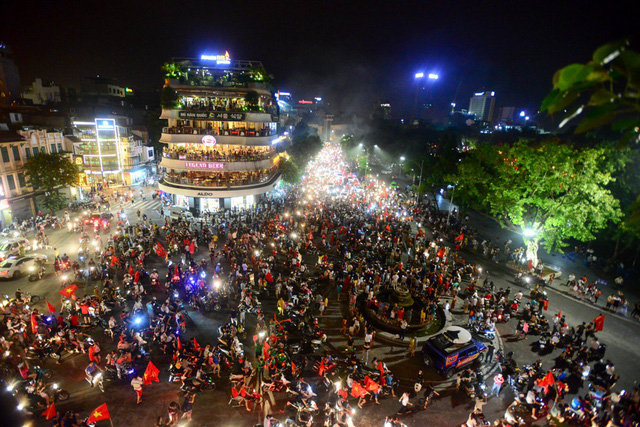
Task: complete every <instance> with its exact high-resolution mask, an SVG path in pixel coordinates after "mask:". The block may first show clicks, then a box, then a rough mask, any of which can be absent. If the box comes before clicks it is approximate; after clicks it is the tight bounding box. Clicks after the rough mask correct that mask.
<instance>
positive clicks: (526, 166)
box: [449, 141, 622, 265]
mask: <svg viewBox="0 0 640 427" xmlns="http://www.w3.org/2000/svg"><path fill="white" fill-rule="evenodd" d="M607 154H608V152H607V149H606V148H602V147H600V148H581V149H579V150H578V149H574V148H572V147H570V146H568V145H564V144H560V143H558V142H557V141H546V142H543V143H540V144H536V145H530V144H528V143H527V142H526V141H520V142H517V143H516V144H514V145H512V146H506V145H504V146H497V147H493V146H488V145H480V146H479V147H478V148H477V149H476V150H474V151H473V152H472V154H471V155H469V156H468V157H466V158H465V159H463V160H462V162H460V164H459V166H458V168H457V171H456V173H455V174H454V175H453V176H450V177H449V179H450V180H451V182H453V183H455V185H456V195H457V196H458V197H460V198H462V199H464V200H466V201H467V202H468V203H469V204H470V205H471V206H474V207H476V208H479V209H481V210H484V211H485V212H487V213H489V214H490V215H492V216H494V217H496V218H497V220H498V221H499V223H500V224H501V225H502V226H507V225H515V226H518V227H520V229H521V230H522V233H523V236H524V239H525V243H526V245H527V257H528V259H531V260H532V261H533V263H534V265H536V264H537V252H538V245H539V244H540V243H543V245H544V246H545V248H546V249H547V251H549V252H551V251H552V250H559V251H561V250H562V248H564V247H566V246H567V245H568V242H567V240H568V239H576V240H579V241H589V240H593V239H594V238H595V236H594V233H595V232H596V231H598V230H600V229H602V228H604V227H606V226H607V224H608V223H610V222H618V221H619V220H620V218H621V216H622V214H621V212H620V203H619V201H618V200H617V199H616V198H615V197H614V196H613V195H612V194H611V191H610V190H609V189H608V188H607V186H608V185H609V184H610V183H611V182H612V181H613V179H614V178H612V174H613V173H614V172H615V169H616V167H617V165H616V163H615V162H612V161H611V160H610V159H608V158H607Z"/></svg>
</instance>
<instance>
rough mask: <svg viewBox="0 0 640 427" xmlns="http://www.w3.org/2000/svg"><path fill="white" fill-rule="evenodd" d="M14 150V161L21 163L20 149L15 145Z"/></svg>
mask: <svg viewBox="0 0 640 427" xmlns="http://www.w3.org/2000/svg"><path fill="white" fill-rule="evenodd" d="M11 148H12V149H13V160H15V161H16V162H19V161H20V160H21V159H20V147H18V146H16V145H14V146H12V147H11Z"/></svg>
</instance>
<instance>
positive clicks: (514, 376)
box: [0, 145, 640, 426]
mask: <svg viewBox="0 0 640 427" xmlns="http://www.w3.org/2000/svg"><path fill="white" fill-rule="evenodd" d="M336 189H340V191H337V190H336ZM96 197H97V198H99V196H96ZM123 197H124V198H123ZM130 197H131V198H133V194H128V193H126V194H125V195H124V196H123V195H118V196H116V197H115V198H114V199H112V200H111V202H112V203H120V204H121V205H122V204H125V203H128V201H129V200H130V199H129V198H130ZM141 197H142V195H141ZM159 197H160V198H162V197H163V196H162V195H160V196H159ZM112 208H113V206H112ZM123 212H124V211H123V210H122V207H120V211H119V212H118V214H117V216H116V218H117V219H119V220H120V223H119V224H117V225H116V226H115V229H114V230H113V231H111V230H107V232H108V233H109V236H108V237H106V238H105V237H104V236H103V237H100V230H98V232H96V231H95V230H91V229H90V230H87V229H86V228H85V227H84V226H82V227H80V231H79V233H80V241H81V247H82V245H83V243H82V242H86V243H89V242H96V243H95V245H94V246H95V247H96V248H97V249H95V250H94V256H93V257H91V256H89V257H87V253H89V254H90V253H91V251H90V250H89V248H86V249H84V250H83V251H82V254H83V255H82V256H80V255H79V256H78V260H71V259H69V257H68V256H67V255H66V254H63V255H62V256H57V255H56V263H58V265H59V269H60V270H59V271H60V274H61V275H62V274H64V271H63V270H64V269H65V268H67V269H69V274H71V271H73V272H74V274H75V277H76V279H83V280H86V283H92V284H96V285H95V286H94V287H93V289H91V287H90V286H86V287H85V295H84V296H81V295H76V292H79V291H77V289H78V287H77V286H76V288H75V289H73V286H74V285H73V284H72V283H69V284H68V286H65V287H64V288H63V289H62V291H61V292H62V294H61V296H62V298H61V301H60V308H59V309H58V308H56V307H53V306H51V305H50V304H48V306H47V310H46V312H42V311H40V310H38V309H36V308H35V307H34V304H32V303H31V301H30V300H29V295H28V294H26V293H23V292H17V293H16V295H15V298H12V299H10V300H8V301H7V303H6V304H5V307H4V314H5V321H4V322H3V330H2V338H1V339H0V343H1V344H2V347H3V351H4V352H6V353H5V358H4V360H3V362H2V366H3V368H4V370H5V372H4V373H3V375H4V376H5V377H6V378H8V377H14V376H15V373H16V370H17V373H18V374H19V376H20V378H21V379H22V381H23V382H16V383H15V384H19V385H15V386H14V388H15V389H16V390H20V393H23V394H24V395H26V396H27V400H28V401H29V403H28V404H25V405H28V406H30V407H38V406H40V407H42V408H49V407H51V404H52V403H53V402H54V401H55V400H56V398H58V399H59V397H57V396H58V395H57V392H55V390H56V389H53V388H52V387H50V384H49V379H48V378H47V377H46V373H45V372H46V371H45V370H44V369H42V368H40V364H41V362H45V361H46V360H48V359H49V358H51V359H53V360H55V361H56V363H58V364H64V363H67V362H68V361H69V360H70V359H72V358H75V357H86V358H87V360H86V362H87V365H86V367H85V368H84V375H85V377H86V380H87V383H88V387H104V386H107V387H110V386H111V385H110V384H106V385H105V384H104V383H103V382H102V381H103V380H102V379H103V378H108V379H112V380H113V382H112V383H111V384H114V383H115V384H123V383H128V384H129V385H130V387H131V389H132V396H134V397H135V402H137V403H141V402H144V390H145V387H146V386H148V382H147V378H146V377H147V375H144V376H142V375H141V372H142V370H144V372H145V374H146V373H149V372H152V373H153V370H151V371H149V369H150V367H151V366H155V365H154V364H155V363H157V364H158V365H159V366H161V367H162V371H161V372H162V373H161V376H162V377H163V379H164V378H165V377H166V376H167V375H168V378H169V381H170V382H171V383H175V386H176V392H179V394H177V395H176V396H179V397H176V399H175V400H173V401H172V402H171V403H170V404H169V405H168V406H167V408H166V412H164V413H161V414H159V417H158V420H157V422H156V425H157V426H166V425H177V424H178V423H179V422H180V420H186V421H190V420H191V419H192V414H193V409H194V406H196V405H197V403H198V398H197V396H199V393H201V392H205V391H207V390H211V389H216V391H215V392H216V393H223V395H224V396H225V400H226V398H228V399H229V405H231V406H233V407H235V408H237V409H236V410H239V411H247V412H249V413H258V414H260V417H261V418H262V422H263V424H264V425H265V426H267V425H268V426H276V425H278V424H277V423H278V422H280V421H282V420H281V419H282V417H289V418H290V419H291V420H292V422H294V423H296V424H297V425H306V426H311V425H312V424H314V423H317V422H318V421H319V420H320V422H322V423H324V424H325V425H329V426H333V425H339V426H352V425H359V417H362V416H363V415H362V414H361V413H359V412H357V411H356V410H355V407H356V406H357V407H358V410H360V409H361V408H366V407H367V406H372V405H376V404H380V402H381V401H382V400H384V399H399V407H400V409H399V411H398V414H395V415H393V416H390V417H388V418H387V420H386V422H385V423H386V424H385V425H389V426H400V425H402V416H404V415H405V414H406V413H408V412H412V411H414V410H417V409H422V410H424V409H426V408H428V406H429V404H430V402H431V401H432V399H434V398H436V397H437V396H438V392H437V391H436V390H434V389H433V388H432V387H431V385H430V384H429V383H428V382H426V381H423V378H422V374H421V373H420V374H419V375H418V378H417V379H416V381H415V383H412V384H401V383H400V381H399V380H398V378H397V376H396V375H394V373H393V372H392V370H390V369H389V367H388V366H387V365H386V363H385V362H384V361H383V360H379V359H377V358H376V357H370V351H371V349H372V347H373V346H374V337H375V334H376V329H377V328H378V326H379V325H378V324H377V321H381V320H382V321H384V322H386V323H387V325H386V326H390V327H392V330H393V327H395V328H396V329H395V330H396V332H397V336H398V339H400V340H402V341H404V340H406V335H407V330H408V329H409V328H411V327H414V328H418V330H419V328H423V327H425V326H427V325H429V324H431V323H432V322H440V321H442V317H443V316H444V313H445V312H446V311H455V310H456V309H457V310H461V311H462V312H463V313H465V314H466V315H467V316H468V323H467V326H468V328H469V329H470V330H471V331H472V332H473V333H474V334H475V335H476V336H482V337H484V338H488V339H489V341H491V338H492V334H494V335H495V325H496V323H497V322H507V321H510V319H511V318H514V319H517V321H518V326H517V327H516V329H517V331H518V333H517V334H516V335H517V337H518V338H521V339H523V338H525V337H526V336H532V335H536V336H538V337H539V339H538V341H536V342H535V343H534V346H533V347H534V350H535V351H538V352H540V354H543V352H544V351H548V352H549V351H552V349H560V350H561V353H560V356H558V357H557V358H556V361H555V362H556V363H555V366H554V368H553V369H552V370H550V371H545V370H544V369H542V364H541V363H536V364H533V365H527V366H524V367H522V368H521V367H520V366H518V365H517V364H516V363H515V361H514V358H513V354H507V355H503V354H502V353H501V352H498V353H497V354H496V359H495V361H496V362H499V365H500V371H501V374H500V376H501V378H503V380H500V378H494V388H493V390H492V391H493V392H494V393H495V394H500V393H501V389H502V388H504V387H505V386H506V385H508V386H510V387H512V388H513V391H514V394H515V395H516V396H517V398H516V400H515V401H514V403H513V405H511V406H510V407H509V409H508V410H507V414H506V415H505V417H503V418H501V419H499V420H496V422H495V424H496V425H518V424H519V423H523V422H527V421H525V414H524V412H526V417H530V418H527V419H532V418H540V417H541V416H546V415H548V416H549V418H550V420H553V422H568V423H574V424H575V425H587V421H588V422H591V423H592V424H594V423H595V425H605V424H606V423H607V422H609V421H610V420H613V421H612V422H614V423H619V425H624V423H625V422H627V420H633V419H634V417H635V416H636V415H635V414H636V413H637V409H638V402H639V401H640V399H638V397H639V394H638V391H637V390H634V391H633V392H631V393H628V394H625V393H618V394H617V393H616V392H614V391H613V390H614V389H613V387H614V385H615V384H616V382H617V376H616V375H615V367H614V365H613V363H612V362H611V361H610V360H608V359H606V358H605V351H606V346H604V344H603V343H600V342H599V341H598V339H597V335H596V333H597V331H596V329H597V325H596V324H594V323H592V324H588V323H583V324H581V325H578V326H577V327H575V328H573V327H569V326H568V325H567V324H566V321H565V319H564V318H563V317H562V316H561V314H558V315H557V316H555V317H554V318H553V319H552V320H549V319H547V317H548V316H546V315H545V313H544V312H545V311H546V310H547V309H548V301H547V300H546V299H545V298H544V295H543V294H540V295H538V294H535V295H531V296H530V298H531V302H528V303H523V301H524V295H523V294H522V292H520V291H517V292H514V291H512V290H511V289H510V288H498V289H496V286H495V285H494V283H493V280H492V278H491V276H490V274H489V273H488V272H486V271H485V272H484V274H483V271H482V269H481V268H479V267H478V266H475V265H472V264H469V263H467V262H466V261H465V259H464V257H463V256H461V253H460V251H461V250H462V249H465V248H469V246H471V247H473V246H474V243H473V242H476V245H477V242H478V240H480V239H479V238H478V237H477V235H476V233H475V232H474V231H473V230H471V229H470V228H469V227H468V225H467V224H466V223H465V221H464V219H461V220H459V219H458V218H457V217H454V218H449V216H448V215H447V214H446V213H442V212H440V211H438V209H437V208H436V206H435V205H433V204H431V203H429V202H426V201H425V202H422V203H417V202H416V201H415V200H408V199H407V198H406V197H404V196H403V195H402V194H401V193H399V192H396V191H392V190H390V189H389V188H388V187H386V186H385V185H384V184H383V183H380V182H378V181H376V180H375V179H372V178H370V177H369V178H365V179H361V178H360V177H358V176H357V175H356V174H354V173H353V172H352V169H351V165H350V164H349V163H348V161H347V160H346V159H345V158H344V157H343V154H342V152H341V149H340V148H339V147H336V146H330V145H328V146H325V148H324V149H323V150H322V151H321V153H320V154H319V155H318V156H317V158H316V159H315V160H313V161H312V162H311V164H310V165H309V168H308V170H307V174H306V175H305V179H304V181H303V182H302V184H301V185H300V186H298V187H287V188H285V189H284V190H280V191H278V192H275V193H274V194H272V195H270V196H269V197H267V198H266V199H265V200H263V201H261V203H259V204H258V205H257V206H256V207H255V208H254V209H252V210H246V211H238V210H234V211H226V212H223V213H219V214H215V215H211V216H209V217H207V219H206V220H204V221H200V222H197V223H196V222H192V221H188V220H186V219H169V218H167V219H165V223H164V225H163V226H159V225H157V224H154V223H152V222H151V221H150V220H149V219H148V218H142V217H141V216H140V215H139V216H140V217H139V218H138V221H135V220H133V224H132V223H130V222H129V221H128V220H127V221H123V220H122V218H124V217H123V215H122V214H123ZM68 220H70V218H69V219H68ZM89 228H91V226H89ZM70 230H71V231H70V232H73V230H75V228H73V229H70ZM447 242H451V244H450V245H448V244H447ZM481 246H482V247H483V248H484V247H485V246H486V247H487V248H488V246H487V245H481ZM483 250H484V251H485V252H486V255H487V256H488V257H489V256H491V254H492V251H491V249H490V248H489V249H483ZM506 252H508V253H510V254H511V253H512V252H511V251H510V250H506ZM493 255H494V256H497V253H496V251H493ZM94 257H95V259H93V258H94ZM81 258H84V259H81ZM151 260H152V261H153V262H154V263H157V264H158V268H156V269H149V268H148V264H149V263H150V261H151ZM60 266H64V267H60ZM92 267H93V269H92ZM149 270H150V272H149ZM93 271H95V274H93V275H92V272H93ZM83 275H89V278H87V277H86V276H83ZM390 293H396V294H399V295H407V296H409V297H410V298H411V299H412V300H413V301H414V304H415V305H414V306H411V307H409V306H407V307H405V306H402V305H398V304H397V303H393V302H392V301H390V300H389V299H387V297H385V295H389V294H390ZM333 305H336V306H338V307H339V308H340V310H341V313H342V314H343V316H344V321H343V323H342V329H341V333H342V334H343V335H344V337H345V342H346V344H345V345H344V347H342V346H339V347H333V349H331V350H330V349H329V347H326V346H325V345H324V344H325V343H326V341H327V339H328V337H327V333H326V332H325V330H324V327H325V325H326V323H325V321H324V320H323V316H324V313H325V312H326V311H327V310H328V308H329V307H331V306H333ZM190 313H191V315H193V314H194V313H199V314H201V315H205V316H213V317H216V318H220V316H222V319H223V321H222V322H221V326H220V328H219V329H218V330H217V331H216V332H215V333H214V334H210V333H209V334H206V335H202V331H198V330H197V328H192V325H194V323H195V322H194V321H193V320H192V319H191V315H190ZM99 330H104V332H105V336H106V338H107V339H106V340H104V339H103V337H101V339H98V337H97V335H98V333H97V331H99ZM100 341H102V343H103V345H102V346H101V345H100V343H99V342H100ZM410 342H412V344H411V343H410V346H409V352H408V354H409V355H410V356H413V355H414V353H415V346H416V344H415V337H410ZM543 344H544V345H543ZM489 348H490V350H489V352H488V354H487V357H486V358H485V361H486V362H488V363H494V358H493V354H494V353H493V352H494V350H495V348H494V347H493V344H491V345H490V347H489ZM79 354H86V356H79ZM76 355H78V356H76ZM465 375H466V374H465ZM474 375H476V380H478V378H477V377H478V374H474ZM156 378H157V373H156ZM587 379H588V381H589V383H590V384H591V388H590V389H589V390H588V392H587V394H586V395H583V396H579V395H580V393H581V391H582V390H583V388H584V383H585V382H586V381H587ZM502 381H504V383H503V382H502ZM178 388H179V390H178ZM52 390H53V391H52ZM419 392H423V394H422V396H423V397H420V393H419ZM566 395H571V396H576V397H575V399H573V400H571V401H569V402H567V403H565V400H564V396H566ZM266 396H277V397H278V398H276V399H267V398H266ZM576 399H577V400H576ZM274 402H276V404H275V405H274V404H273V403H274ZM278 402H280V403H278ZM483 402H485V403H486V400H484V396H479V397H478V400H477V401H476V405H475V408H474V411H473V412H472V414H471V415H470V416H469V419H468V420H467V423H466V424H467V425H468V426H475V425H481V424H484V423H485V422H486V421H487V420H486V419H485V417H484V415H483V414H482V406H483ZM283 413H284V415H283ZM55 418H57V419H58V421H57V422H58V424H57V425H65V426H66V425H83V424H82V421H81V419H80V417H79V416H78V415H76V414H75V413H74V412H68V413H60V414H57V415H56V417H55ZM70 419H72V421H69V420H70ZM602 423H604V424H602ZM614 425H617V424H614Z"/></svg>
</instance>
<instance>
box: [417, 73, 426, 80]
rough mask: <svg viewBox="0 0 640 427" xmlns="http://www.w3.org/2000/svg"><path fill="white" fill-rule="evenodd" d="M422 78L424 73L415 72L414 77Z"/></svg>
mask: <svg viewBox="0 0 640 427" xmlns="http://www.w3.org/2000/svg"><path fill="white" fill-rule="evenodd" d="M422 78H424V73H416V79H422Z"/></svg>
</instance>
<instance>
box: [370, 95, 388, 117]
mask: <svg viewBox="0 0 640 427" xmlns="http://www.w3.org/2000/svg"><path fill="white" fill-rule="evenodd" d="M372 118H374V119H377V120H384V121H387V120H391V103H390V102H389V101H386V100H382V101H380V103H379V104H376V106H375V108H374V110H373V114H372Z"/></svg>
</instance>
